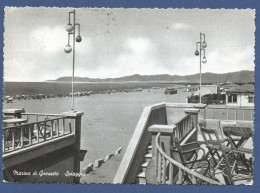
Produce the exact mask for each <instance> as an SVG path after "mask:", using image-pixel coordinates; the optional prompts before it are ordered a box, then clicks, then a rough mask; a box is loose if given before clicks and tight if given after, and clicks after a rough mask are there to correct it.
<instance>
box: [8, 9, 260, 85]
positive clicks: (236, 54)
mask: <svg viewBox="0 0 260 193" xmlns="http://www.w3.org/2000/svg"><path fill="white" fill-rule="evenodd" d="M71 10H72V9H71V8H44V7H40V8H30V7H25V8H15V7H6V8H5V19H4V29H5V31H4V81H22V82H41V81H45V80H54V79H57V78H59V77H63V76H71V75H72V61H73V60H72V58H73V54H72V52H71V53H69V54H67V53H65V52H64V48H65V46H66V45H67V42H68V34H67V31H66V29H65V27H66V25H67V23H68V12H69V11H71ZM254 19H255V10H250V9H244V10H238V9H233V10H231V9H229V10H227V9H105V8H103V9H101V8H97V9H96V8H79V9H76V23H79V24H80V30H81V31H80V34H81V36H82V42H80V43H77V42H76V45H75V76H78V77H90V78H116V77H122V76H129V75H133V74H141V75H154V74H171V75H188V74H195V73H199V72H200V71H199V56H195V55H194V52H195V50H196V42H198V41H200V32H202V33H205V34H206V42H207V45H208V46H207V48H206V58H207V63H206V64H202V73H203V72H213V73H227V72H234V71H240V70H254V67H255V65H254V59H255V57H254V54H255V52H254V46H255V36H254V32H255V22H254ZM76 33H77V29H76ZM71 45H72V41H71Z"/></svg>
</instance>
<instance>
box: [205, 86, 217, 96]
mask: <svg viewBox="0 0 260 193" xmlns="http://www.w3.org/2000/svg"><path fill="white" fill-rule="evenodd" d="M218 93H219V85H201V95H202V96H203V95H206V94H218Z"/></svg>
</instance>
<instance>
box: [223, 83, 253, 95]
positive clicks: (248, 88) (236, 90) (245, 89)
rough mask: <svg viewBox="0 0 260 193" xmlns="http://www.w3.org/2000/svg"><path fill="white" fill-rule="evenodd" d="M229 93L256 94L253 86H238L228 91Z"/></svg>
mask: <svg viewBox="0 0 260 193" xmlns="http://www.w3.org/2000/svg"><path fill="white" fill-rule="evenodd" d="M226 92H227V93H254V92H255V87H254V85H253V84H244V85H242V86H236V87H233V88H230V89H229V90H227V91H226Z"/></svg>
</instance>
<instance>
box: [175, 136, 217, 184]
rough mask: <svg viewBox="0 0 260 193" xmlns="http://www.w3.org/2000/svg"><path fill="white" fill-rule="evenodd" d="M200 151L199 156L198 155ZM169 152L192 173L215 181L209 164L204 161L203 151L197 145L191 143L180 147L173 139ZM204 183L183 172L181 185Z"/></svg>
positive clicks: (178, 142)
mask: <svg viewBox="0 0 260 193" xmlns="http://www.w3.org/2000/svg"><path fill="white" fill-rule="evenodd" d="M200 151H201V155H199V154H200V153H199V152H200ZM171 152H172V154H173V153H177V154H178V155H179V158H180V161H181V163H182V164H183V165H184V166H185V167H187V168H189V169H191V170H193V171H194V172H197V173H200V174H202V175H204V176H207V177H209V178H212V179H214V180H217V181H218V179H216V178H215V176H214V175H213V174H212V173H211V172H210V171H211V170H210V168H211V165H210V162H209V161H208V160H207V159H205V150H204V149H203V148H201V147H200V144H199V143H196V142H192V143H187V144H184V145H180V141H179V140H178V138H175V139H174V147H173V146H171ZM204 183H205V182H203V181H201V180H200V179H196V178H194V176H191V175H189V174H188V173H186V172H183V182H182V184H204Z"/></svg>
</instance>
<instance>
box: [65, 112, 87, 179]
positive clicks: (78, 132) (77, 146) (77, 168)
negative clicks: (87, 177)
mask: <svg viewBox="0 0 260 193" xmlns="http://www.w3.org/2000/svg"><path fill="white" fill-rule="evenodd" d="M62 114H63V115H65V116H66V118H69V119H74V120H75V125H74V130H73V133H74V140H75V141H74V172H75V173H79V172H80V139H81V117H82V115H83V114H84V113H83V112H65V113H62ZM74 183H80V177H74Z"/></svg>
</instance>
